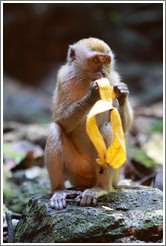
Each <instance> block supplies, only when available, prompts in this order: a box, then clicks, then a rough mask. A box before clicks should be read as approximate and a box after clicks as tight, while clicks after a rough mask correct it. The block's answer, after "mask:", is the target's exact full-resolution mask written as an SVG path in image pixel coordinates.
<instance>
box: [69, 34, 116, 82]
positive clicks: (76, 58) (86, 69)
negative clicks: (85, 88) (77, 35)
mask: <svg viewBox="0 0 166 246" xmlns="http://www.w3.org/2000/svg"><path fill="white" fill-rule="evenodd" d="M67 61H68V63H69V64H70V65H71V66H72V69H73V70H74V73H75V75H76V76H77V77H78V79H80V80H85V79H86V80H88V81H89V82H91V81H93V80H96V79H100V78H104V77H107V76H108V74H109V73H110V69H111V67H112V66H113V53H112V51H111V49H110V47H109V46H108V45H107V44H106V43H105V42H104V41H102V40H100V39H97V38H86V39H81V40H80V41H78V42H77V43H75V44H73V45H70V46H69V50H68V56H67Z"/></svg>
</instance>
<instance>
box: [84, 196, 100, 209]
mask: <svg viewBox="0 0 166 246" xmlns="http://www.w3.org/2000/svg"><path fill="white" fill-rule="evenodd" d="M96 204H97V198H96V197H95V196H91V195H84V196H83V197H82V199H81V201H80V206H81V207H89V206H93V207H95V206H96Z"/></svg>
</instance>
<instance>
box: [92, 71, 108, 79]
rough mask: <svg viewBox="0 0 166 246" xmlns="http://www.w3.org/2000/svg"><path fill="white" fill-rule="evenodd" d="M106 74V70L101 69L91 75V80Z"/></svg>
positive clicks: (103, 76)
mask: <svg viewBox="0 0 166 246" xmlns="http://www.w3.org/2000/svg"><path fill="white" fill-rule="evenodd" d="M106 76H107V74H106V72H105V71H103V70H101V71H99V72H96V73H94V74H93V75H92V80H97V79H102V78H105V77H106Z"/></svg>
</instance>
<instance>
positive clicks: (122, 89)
mask: <svg viewBox="0 0 166 246" xmlns="http://www.w3.org/2000/svg"><path fill="white" fill-rule="evenodd" d="M114 91H115V92H116V93H117V99H118V101H119V104H120V105H123V103H124V101H125V99H126V97H127V95H128V94H129V90H128V87H127V85H125V84H119V85H116V86H114Z"/></svg>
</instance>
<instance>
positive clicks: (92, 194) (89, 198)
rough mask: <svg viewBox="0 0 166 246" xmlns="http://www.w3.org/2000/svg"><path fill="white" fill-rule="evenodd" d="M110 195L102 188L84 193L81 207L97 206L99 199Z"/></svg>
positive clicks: (95, 188)
mask: <svg viewBox="0 0 166 246" xmlns="http://www.w3.org/2000/svg"><path fill="white" fill-rule="evenodd" d="M106 194H108V192H107V191H106V190H104V189H102V188H100V187H94V188H91V189H87V190H85V191H84V192H83V193H82V197H81V200H80V202H79V203H80V206H81V207H88V206H96V205H97V199H98V198H99V197H101V196H104V195H106Z"/></svg>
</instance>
